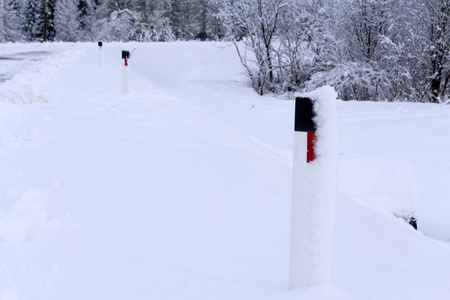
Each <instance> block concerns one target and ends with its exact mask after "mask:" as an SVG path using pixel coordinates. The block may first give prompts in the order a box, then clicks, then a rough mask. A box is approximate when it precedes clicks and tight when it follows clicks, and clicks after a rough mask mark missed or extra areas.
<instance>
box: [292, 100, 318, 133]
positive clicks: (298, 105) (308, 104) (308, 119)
mask: <svg viewBox="0 0 450 300" xmlns="http://www.w3.org/2000/svg"><path fill="white" fill-rule="evenodd" d="M315 117H316V113H315V112H314V104H313V101H312V100H311V99H309V98H303V97H297V98H295V125H294V130H295V131H302V132H315V131H316V130H317V126H316V122H315V121H314V118H315Z"/></svg>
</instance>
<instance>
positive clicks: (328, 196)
mask: <svg viewBox="0 0 450 300" xmlns="http://www.w3.org/2000/svg"><path fill="white" fill-rule="evenodd" d="M306 96H307V97H298V98H296V105H295V133H294V139H295V140H294V162H293V178H292V180H293V183H292V214H291V249H290V251H291V253H290V278H289V287H290V288H291V289H294V288H298V287H305V286H314V285H325V284H329V283H330V282H331V254H332V241H333V229H334V207H335V198H336V190H337V122H336V113H335V111H336V92H335V91H334V89H333V88H331V87H324V88H321V89H319V90H317V91H315V92H312V93H310V94H308V95H306Z"/></svg>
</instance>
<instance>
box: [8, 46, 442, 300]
mask: <svg viewBox="0 0 450 300" xmlns="http://www.w3.org/2000/svg"><path fill="white" fill-rule="evenodd" d="M21 47H23V45H21V44H6V45H1V46H0V49H2V51H4V50H5V49H6V50H7V51H10V53H14V52H15V51H16V52H20V51H22V50H21ZM27 47H33V45H29V46H27ZM35 47H43V48H45V47H49V51H51V50H50V49H53V47H58V49H60V51H58V53H56V54H54V55H52V56H51V57H48V58H45V59H43V60H41V61H37V62H36V63H35V64H31V65H30V66H27V67H23V66H22V65H21V66H20V70H13V71H14V73H16V74H17V75H16V77H14V78H13V79H12V80H10V81H9V82H5V83H0V93H1V95H2V97H3V98H2V101H0V249H1V253H2V255H1V256H0V299H2V300H16V299H21V300H24V299H25V300H27V299H49V300H50V299H66V300H70V299H74V300H75V299H77V300H78V299H108V300H114V299H199V300H201V299H208V300H209V299H245V300H248V299H258V300H264V299H277V300H279V299H286V300H288V299H319V300H321V299H449V297H450V284H449V282H450V245H449V244H448V241H449V240H450V218H449V217H448V216H449V215H450V201H449V200H448V199H449V198H450V197H449V196H450V191H449V189H448V184H447V183H448V182H449V181H450V173H449V172H448V170H449V169H450V154H449V151H448V148H449V147H450V139H449V138H448V137H449V136H450V126H449V122H450V106H448V105H447V106H444V105H431V104H430V105H427V104H414V103H367V102H342V101H338V102H337V113H338V130H339V148H338V151H339V152H338V153H339V168H340V171H339V178H338V179H339V185H338V190H339V193H338V197H337V203H336V225H335V232H334V248H333V262H332V280H331V282H332V284H331V285H327V286H316V287H311V288H300V289H295V290H289V289H288V284H289V236H290V232H289V231H290V204H291V184H292V182H291V181H292V179H291V176H292V148H293V140H294V139H293V134H294V132H293V113H294V102H293V101H288V100H280V99H276V98H273V97H270V96H266V97H260V96H258V95H257V94H256V93H255V92H254V91H253V90H252V89H251V88H250V87H249V85H248V84H247V82H246V81H245V75H244V73H243V70H242V68H241V66H240V65H239V60H238V58H237V56H236V53H235V49H234V48H233V47H232V46H230V45H227V44H225V43H197V42H176V43H150V44H120V43H117V44H114V43H113V44H104V46H103V54H104V65H103V67H100V66H99V54H98V49H97V45H96V44H94V43H86V44H48V45H47V44H44V45H35ZM63 48H64V49H63ZM134 48H136V50H135V51H134V52H133V55H132V57H131V59H130V61H129V64H130V85H131V91H130V92H129V93H123V86H122V64H123V61H122V60H121V50H132V49H134ZM87 49H90V50H87ZM6 50H5V51H6ZM46 59H48V61H47V62H48V63H47V64H45V63H42V62H43V61H45V60H46ZM0 63H1V62H0ZM23 84H25V87H24V89H23V90H22V88H21V86H22V85H23ZM27 87H30V88H31V89H32V91H33V92H32V93H31V96H29V95H30V94H28V93H27V92H26V90H27ZM5 95H12V96H7V97H5ZM11 99H12V100H11ZM42 99H45V101H42ZM24 103H29V104H27V105H25V104H24ZM417 202H418V206H417V204H416V207H413V206H414V203H417ZM402 203H403V204H402ZM411 203H412V204H411ZM408 205H411V206H410V209H409V210H411V211H415V213H416V215H417V218H418V224H419V231H415V230H413V228H412V227H411V226H409V225H408V224H406V223H405V222H404V221H403V220H402V219H400V218H396V217H395V216H393V213H394V212H397V211H398V209H399V208H404V207H405V206H408Z"/></svg>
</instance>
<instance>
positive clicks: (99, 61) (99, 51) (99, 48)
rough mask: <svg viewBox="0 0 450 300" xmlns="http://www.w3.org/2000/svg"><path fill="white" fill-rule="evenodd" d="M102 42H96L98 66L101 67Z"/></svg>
mask: <svg viewBox="0 0 450 300" xmlns="http://www.w3.org/2000/svg"><path fill="white" fill-rule="evenodd" d="M102 47H103V42H102V41H99V42H98V65H99V66H100V67H103V49H102Z"/></svg>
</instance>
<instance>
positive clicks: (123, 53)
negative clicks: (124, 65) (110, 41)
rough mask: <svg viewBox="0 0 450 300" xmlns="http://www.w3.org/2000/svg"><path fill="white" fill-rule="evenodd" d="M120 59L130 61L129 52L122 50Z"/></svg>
mask: <svg viewBox="0 0 450 300" xmlns="http://www.w3.org/2000/svg"><path fill="white" fill-rule="evenodd" d="M122 59H130V51H125V50H122Z"/></svg>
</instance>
